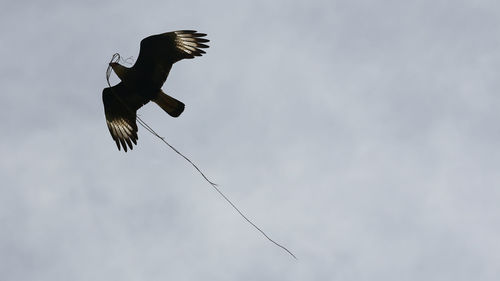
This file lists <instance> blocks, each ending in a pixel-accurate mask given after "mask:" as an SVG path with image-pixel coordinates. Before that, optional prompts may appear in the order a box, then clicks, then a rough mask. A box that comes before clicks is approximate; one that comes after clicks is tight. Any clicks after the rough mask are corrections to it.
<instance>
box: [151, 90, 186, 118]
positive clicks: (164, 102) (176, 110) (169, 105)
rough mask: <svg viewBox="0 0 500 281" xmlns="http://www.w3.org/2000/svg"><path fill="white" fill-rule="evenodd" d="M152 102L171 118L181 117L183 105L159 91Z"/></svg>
mask: <svg viewBox="0 0 500 281" xmlns="http://www.w3.org/2000/svg"><path fill="white" fill-rule="evenodd" d="M153 101H154V102H155V103H156V104H157V105H158V106H160V107H161V108H162V109H163V110H165V112H167V113H168V114H169V115H170V116H172V117H177V116H179V115H181V113H182V112H183V111H184V103H182V102H181V101H178V100H176V99H174V98H173V97H171V96H169V95H167V94H165V93H164V92H163V91H160V92H159V93H158V95H157V96H156V98H155V99H153Z"/></svg>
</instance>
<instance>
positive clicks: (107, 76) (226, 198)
mask: <svg viewBox="0 0 500 281" xmlns="http://www.w3.org/2000/svg"><path fill="white" fill-rule="evenodd" d="M119 60H120V55H119V54H118V53H116V54H114V55H113V57H112V58H111V62H117V61H119ZM110 75H111V66H108V69H107V70H106V81H107V82H108V85H109V87H110V89H111V92H112V93H113V94H114V95H115V97H116V98H117V99H118V100H119V101H120V102H121V103H122V104H123V105H124V106H125V108H126V109H127V110H129V111H132V110H131V109H130V108H129V107H128V106H127V104H126V103H125V102H124V101H123V100H122V99H121V98H120V97H119V96H118V95H117V94H115V93H114V92H113V91H112V87H111V83H110V82H109V77H110ZM136 118H137V122H138V123H139V124H140V125H141V126H142V127H143V128H144V129H146V130H147V131H148V132H150V133H151V134H152V135H153V136H155V137H157V138H159V139H160V140H161V141H162V142H163V143H165V144H166V145H167V146H168V147H170V148H171V149H172V150H173V151H174V152H175V153H177V154H178V155H179V156H181V157H182V158H184V160H186V161H187V162H188V163H189V164H191V166H193V167H194V168H195V169H196V170H197V171H198V173H200V175H201V176H202V177H203V178H204V179H205V180H206V181H207V182H208V183H209V184H210V185H211V186H212V188H213V189H215V191H217V193H219V195H220V196H221V197H222V198H224V200H226V202H228V203H229V205H231V207H232V208H233V209H234V210H235V211H236V212H238V214H240V216H241V217H242V218H243V219H244V220H245V221H247V222H248V223H249V224H250V225H252V226H253V227H254V228H255V229H256V230H257V231H259V232H260V233H261V234H262V235H263V236H264V237H265V238H267V240H269V241H270V242H271V243H273V244H274V245H276V246H278V247H280V248H281V249H283V250H285V251H286V252H287V253H288V254H290V255H291V256H292V257H293V258H294V259H297V257H296V256H295V255H294V254H293V253H292V252H291V251H290V250H288V249H287V248H286V247H285V246H283V245H281V244H279V243H278V242H276V241H274V240H273V239H272V238H271V237H269V236H268V235H267V234H266V233H265V232H264V231H263V230H262V229H260V228H259V227H258V226H257V225H255V223H253V222H252V221H251V220H250V219H249V218H248V217H247V216H246V215H245V214H243V212H241V211H240V209H239V208H238V207H236V205H234V204H233V202H231V200H230V199H229V198H228V197H227V196H226V195H225V194H224V193H223V192H222V191H221V190H220V189H219V188H218V187H217V184H216V183H214V182H213V181H211V180H209V179H208V177H207V176H205V174H204V173H203V172H202V171H201V170H200V168H198V166H196V164H194V163H193V161H191V160H190V159H189V158H188V157H186V156H185V155H184V154H182V153H181V152H180V151H179V150H177V148H175V147H174V146H173V145H171V144H170V143H168V142H167V141H166V140H165V138H164V137H162V136H160V135H159V134H158V133H156V131H155V130H153V128H151V126H149V125H148V124H147V123H146V122H145V121H144V120H142V119H141V117H139V116H137V117H136Z"/></svg>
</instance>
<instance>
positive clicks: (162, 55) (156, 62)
mask: <svg viewBox="0 0 500 281" xmlns="http://www.w3.org/2000/svg"><path fill="white" fill-rule="evenodd" d="M205 36H206V34H204V33H198V32H196V31H194V30H179V31H173V32H167V33H162V34H157V35H152V36H149V37H146V38H144V39H142V41H141V50H140V52H139V56H138V57H137V61H136V62H135V64H134V66H133V68H134V69H135V70H136V71H138V72H139V73H142V74H143V75H144V76H145V77H148V78H149V79H153V80H154V81H153V82H154V83H155V84H157V86H158V84H159V87H161V86H162V85H163V83H164V82H165V80H166V79H167V76H168V73H169V71H170V68H171V67H172V64H174V63H175V62H177V61H179V60H182V59H192V58H194V57H196V56H201V55H203V54H204V53H205V51H203V50H202V49H203V48H208V46H207V45H206V44H204V43H207V42H209V40H208V39H205V38H203V37H205Z"/></svg>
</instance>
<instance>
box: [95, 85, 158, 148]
mask: <svg viewBox="0 0 500 281" xmlns="http://www.w3.org/2000/svg"><path fill="white" fill-rule="evenodd" d="M102 102H103V103H104V114H105V115H106V124H107V125H108V129H109V132H110V133H111V136H112V137H113V140H114V141H115V142H116V146H117V147H118V150H120V144H121V146H122V147H123V149H124V150H125V152H127V145H128V147H129V148H130V149H133V147H132V143H134V144H137V139H138V137H137V123H136V117H137V110H138V109H139V108H140V107H141V106H143V105H144V104H146V103H147V102H148V100H147V99H145V98H143V97H141V96H140V95H136V94H134V93H132V92H131V91H130V90H129V89H128V88H127V87H126V86H125V85H124V84H123V83H119V84H117V85H115V86H113V87H111V88H109V87H108V88H104V90H103V91H102Z"/></svg>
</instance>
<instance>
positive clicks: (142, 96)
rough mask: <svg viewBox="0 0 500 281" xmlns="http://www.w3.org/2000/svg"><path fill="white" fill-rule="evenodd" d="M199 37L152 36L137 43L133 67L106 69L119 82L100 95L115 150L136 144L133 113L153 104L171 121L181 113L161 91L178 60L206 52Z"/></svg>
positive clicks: (181, 108)
mask: <svg viewBox="0 0 500 281" xmlns="http://www.w3.org/2000/svg"><path fill="white" fill-rule="evenodd" d="M204 36H206V34H203V33H197V32H196V31H192V30H181V31H173V32H167V33H162V34H158V35H152V36H149V37H147V38H144V39H143V40H142V41H141V49H140V52H139V57H138V58H137V61H136V63H135V64H134V66H133V67H130V68H128V67H125V66H123V65H120V64H119V63H117V62H111V63H110V64H109V66H110V67H111V68H112V69H113V71H114V72H115V73H116V75H117V76H118V78H120V80H121V82H120V83H119V84H117V85H115V86H113V87H109V88H105V89H104V90H103V93H102V99H103V103H104V113H105V116H106V123H107V125H108V129H109V132H110V133H111V136H112V137H113V140H114V141H115V142H116V145H117V146H118V149H121V147H123V149H124V150H125V151H127V146H128V147H129V148H130V149H132V148H133V146H132V143H134V144H137V139H138V137H137V123H136V116H137V115H136V114H137V110H138V109H139V108H140V107H142V106H143V105H145V104H146V103H148V102H149V101H154V102H155V103H156V104H157V105H159V106H160V107H161V108H162V109H163V110H165V112H167V113H168V114H169V115H170V116H172V117H177V116H179V115H180V114H181V113H182V112H183V111H184V104H183V103H182V102H180V101H178V100H176V99H175V98H173V97H171V96H169V95H167V94H165V93H164V92H163V91H162V90H161V87H162V86H163V84H164V83H165V80H166V79H167V77H168V74H169V72H170V69H171V68H172V65H173V64H174V63H176V62H177V61H179V60H181V59H188V58H194V57H195V56H201V55H202V54H204V53H205V52H204V51H203V50H201V49H200V48H208V46H207V45H205V44H203V43H206V42H208V40H207V39H205V38H202V37H204Z"/></svg>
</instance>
